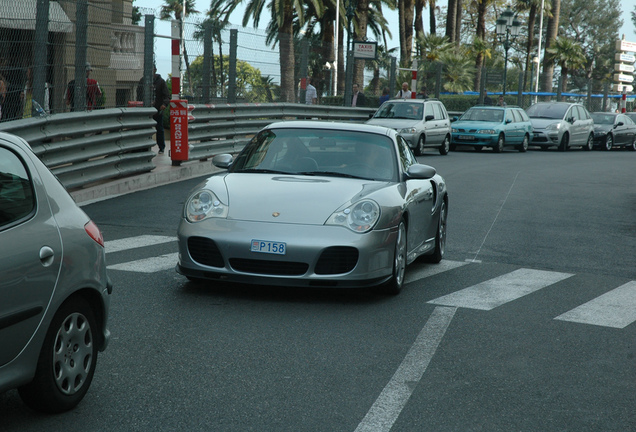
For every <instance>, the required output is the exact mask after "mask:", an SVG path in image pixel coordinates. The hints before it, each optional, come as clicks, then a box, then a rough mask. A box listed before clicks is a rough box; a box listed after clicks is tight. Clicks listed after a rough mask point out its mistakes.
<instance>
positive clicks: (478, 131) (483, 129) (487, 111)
mask: <svg viewBox="0 0 636 432" xmlns="http://www.w3.org/2000/svg"><path fill="white" fill-rule="evenodd" d="M451 131H452V140H451V150H455V149H456V148H457V146H458V145H462V146H464V145H466V146H472V147H473V148H474V149H475V150H477V151H481V149H483V148H484V147H492V149H493V150H494V151H495V152H496V153H500V152H502V151H503V149H504V147H505V146H514V147H515V148H516V149H517V150H519V151H520V152H525V151H526V150H527V149H528V143H529V142H530V137H531V135H532V123H530V118H529V117H528V115H527V114H526V112H525V111H524V110H523V109H522V108H519V107H517V106H503V107H502V106H474V107H472V108H469V109H468V110H467V111H466V112H465V113H464V114H462V116H461V117H460V118H459V119H454V121H453V124H452V128H451Z"/></svg>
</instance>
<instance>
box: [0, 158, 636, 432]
mask: <svg viewBox="0 0 636 432" xmlns="http://www.w3.org/2000/svg"><path fill="white" fill-rule="evenodd" d="M418 159H419V160H420V161H421V162H422V163H426V164H430V165H432V166H434V167H436V168H437V170H438V172H440V174H442V175H443V176H444V177H445V179H446V181H447V183H448V188H449V191H450V205H449V224H448V226H449V235H448V244H447V246H448V249H447V255H446V259H445V260H444V261H443V262H442V263H441V264H439V265H431V264H420V263H415V264H414V265H412V266H410V267H409V268H408V269H407V284H406V286H405V289H404V291H403V292H402V293H401V294H400V295H399V296H397V297H385V296H381V295H377V294H374V293H370V292H367V291H363V290H350V291H334V290H297V289H286V288H285V289H284V288H279V287H252V286H230V285H217V286H214V287H204V286H199V285H195V284H192V283H189V282H187V280H186V279H185V278H183V277H182V276H180V275H178V274H176V273H175V271H174V254H175V253H176V242H175V241H174V236H175V232H176V227H177V223H178V218H179V215H180V213H181V206H182V205H183V202H184V199H185V197H186V193H187V191H188V190H189V189H190V188H191V187H192V186H194V185H195V184H196V183H197V182H198V180H189V181H184V182H180V183H175V184H172V185H167V186H163V187H158V188H155V189H152V190H147V191H142V192H137V193H134V194H130V195H126V196H121V197H118V198H114V199H110V200H106V201H102V202H98V203H94V204H91V205H88V206H85V207H84V210H85V211H86V212H87V213H88V214H89V215H90V216H91V217H92V218H93V219H94V220H95V222H96V223H97V224H98V225H99V226H100V228H101V229H102V231H103V233H104V236H105V238H106V240H107V241H109V242H115V241H117V240H123V239H129V240H128V242H129V243H130V245H128V246H122V247H121V249H119V250H117V248H115V247H114V245H115V243H110V246H111V249H110V250H111V252H108V255H107V260H108V263H109V265H111V266H113V267H112V268H111V270H110V275H111V278H112V280H113V282H114V284H115V294H114V296H113V302H112V309H111V321H110V322H111V331H112V334H113V339H112V341H111V344H110V346H109V349H108V350H107V351H106V352H104V353H102V355H101V356H100V358H99V362H98V367H97V372H96V374H95V379H94V381H93V385H92V387H91V389H90V391H89V393H88V395H87V397H86V398H85V400H84V401H83V402H82V403H81V404H80V406H79V407H78V408H77V409H75V410H74V411H72V412H69V413H66V414H63V415H58V416H53V417H51V416H44V415H39V414H36V413H33V412H31V411H30V410H28V409H27V408H26V407H24V406H23V405H22V404H21V402H20V400H19V398H18V396H17V392H15V391H11V392H8V393H6V394H3V395H0V430H3V431H4V430H7V431H21V432H22V431H61V430H81V431H133V430H134V431H330V432H331V431H334V432H335V431H388V430H391V431H418V432H419V431H600V430H602V431H621V432H623V431H636V409H634V408H635V407H636V364H635V363H636V346H635V345H636V324H635V323H634V321H636V315H634V313H635V312H634V311H635V310H636V304H634V299H636V283H635V282H633V281H634V280H636V266H635V265H634V261H635V260H634V257H635V256H636V222H635V219H636V187H635V186H634V180H633V179H634V175H635V174H634V173H636V169H635V168H636V153H631V152H626V151H620V150H617V151H611V152H599V151H593V152H584V151H579V150H571V151H569V152H566V153H561V152H556V151H538V150H531V151H529V152H527V153H523V154H522V153H518V152H516V151H513V150H506V151H505V152H504V153H502V154H494V153H492V152H490V151H483V152H479V153H477V152H473V151H468V150H467V151H464V150H460V151H457V152H451V153H450V154H449V155H448V156H440V155H438V154H437V153H436V152H433V151H430V152H427V153H425V154H424V155H423V156H421V157H419V158H418ZM142 236H145V237H142ZM153 242H154V243H155V244H150V243H153ZM131 245H132V247H131ZM108 250H109V249H108V247H107V251H108Z"/></svg>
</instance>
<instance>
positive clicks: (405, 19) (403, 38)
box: [398, 0, 415, 67]
mask: <svg viewBox="0 0 636 432" xmlns="http://www.w3.org/2000/svg"><path fill="white" fill-rule="evenodd" d="M414 14H415V2H414V0H399V1H398V20H399V32H400V33H399V34H400V65H401V66H403V67H409V66H411V51H412V50H413V19H414Z"/></svg>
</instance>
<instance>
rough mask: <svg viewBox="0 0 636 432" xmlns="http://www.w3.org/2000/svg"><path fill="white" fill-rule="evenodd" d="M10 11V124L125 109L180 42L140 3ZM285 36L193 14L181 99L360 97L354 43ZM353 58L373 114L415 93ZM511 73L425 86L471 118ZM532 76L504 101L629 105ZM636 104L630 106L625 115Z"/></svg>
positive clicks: (3, 46) (6, 52)
mask: <svg viewBox="0 0 636 432" xmlns="http://www.w3.org/2000/svg"><path fill="white" fill-rule="evenodd" d="M1 4H2V8H0V110H1V112H0V116H1V117H0V121H8V120H14V119H20V118H26V117H30V116H35V115H42V114H58V113H62V112H69V111H72V110H75V111H82V110H93V109H102V108H114V107H126V106H129V103H130V101H136V100H139V99H144V98H140V97H139V96H138V93H137V89H138V87H139V86H140V85H141V86H143V82H144V81H143V79H142V78H144V75H145V76H146V79H147V82H149V83H151V82H152V63H153V62H154V61H156V58H157V55H158V54H163V53H157V48H156V46H157V43H156V42H157V40H158V39H159V38H170V37H171V35H160V34H158V32H157V31H156V27H157V22H158V21H159V18H160V9H159V8H157V9H154V10H152V9H151V10H148V9H142V10H141V13H142V17H141V22H140V23H139V24H133V9H132V1H130V0H121V1H112V2H110V1H104V0H58V1H52V0H49V1H47V0H20V1H8V0H2V3H1ZM148 18H152V19H148ZM148 26H150V27H149V28H148ZM279 38H280V36H279V35H276V34H274V35H268V33H267V32H266V31H264V30H256V29H248V28H242V27H238V26H233V25H226V26H223V27H221V26H219V25H218V23H215V22H213V21H210V20H208V21H206V20H205V19H203V18H190V17H189V18H188V19H186V20H185V22H184V27H183V39H184V44H183V52H182V64H181V67H180V68H181V72H180V74H181V76H182V80H181V86H182V88H181V95H182V97H183V98H186V99H188V100H189V101H191V102H192V103H218V102H230V103H234V102H250V103H272V102H300V103H303V102H304V88H305V84H306V78H308V77H312V84H313V85H314V86H315V87H316V89H317V93H318V103H319V104H323V105H339V106H342V105H347V103H346V102H347V101H346V100H345V94H347V96H346V97H350V95H351V93H350V89H346V88H345V75H346V70H345V58H346V46H347V43H345V42H343V43H342V44H341V46H340V47H339V49H338V50H336V49H335V47H334V43H333V41H329V40H320V39H318V37H317V36H311V37H304V36H301V37H294V38H291V37H289V38H283V39H280V40H279ZM343 39H346V37H345V38H343ZM281 40H282V41H284V42H288V41H289V40H291V44H292V45H293V53H294V54H293V56H289V55H284V56H283V55H281V52H280V49H281V45H282V46H283V47H284V48H283V49H286V48H287V46H288V44H287V43H283V44H281V43H280V42H281ZM342 45H344V47H345V48H343V46H342ZM288 63H292V64H288ZM355 63H356V66H355V67H354V68H352V69H353V72H352V76H353V78H352V81H351V82H355V83H358V84H360V87H361V88H362V89H363V92H364V93H365V95H366V106H367V107H376V106H379V103H380V96H381V95H382V94H383V92H388V94H389V96H394V95H395V93H396V92H397V91H398V90H399V88H400V86H401V83H402V82H407V83H408V84H409V87H411V71H409V70H400V69H399V68H397V67H396V63H397V61H396V59H395V58H391V57H390V56H388V55H386V54H385V53H384V52H382V50H380V52H379V54H378V57H377V58H376V60H365V61H361V60H356V62H355ZM292 68H293V72H292V71H291V69H292ZM281 71H284V75H283V74H282V72H281ZM557 72H558V68H557ZM290 76H291V79H290V78H289V77H290ZM503 76H504V74H503V70H501V69H498V70H497V69H490V70H487V69H482V70H481V71H479V72H478V71H477V70H475V69H474V68H473V69H471V68H466V67H463V68H462V69H461V70H458V68H457V67H456V65H452V64H441V63H437V62H427V61H421V62H420V64H419V67H418V73H417V85H416V87H417V89H418V91H419V90H424V89H425V91H426V94H427V95H428V96H434V97H438V98H440V99H441V100H442V101H443V102H444V103H445V105H446V106H447V108H448V109H449V111H463V110H465V109H466V108H467V107H469V106H472V105H474V104H476V103H479V102H482V101H483V97H484V95H485V92H487V93H488V94H489V95H493V94H500V93H502V92H503V90H504V89H503V82H504V79H503ZM165 78H167V77H165ZM557 78H558V76H557ZM534 79H536V78H535V77H534V72H533V71H530V72H529V73H525V74H524V73H522V71H520V70H519V69H516V68H510V69H508V70H507V72H506V74H505V83H506V96H505V99H506V102H507V103H508V104H514V105H520V106H522V107H524V108H526V107H528V106H529V105H530V104H531V103H533V102H534V101H535V100H570V101H576V102H581V103H583V104H584V105H585V106H586V107H588V109H589V110H590V111H613V110H615V109H617V108H619V103H620V98H621V96H620V95H616V94H611V93H610V92H609V91H608V89H609V85H610V84H609V83H606V82H591V81H590V82H587V81H584V82H582V83H579V82H576V84H580V85H579V86H578V87H579V88H577V89H574V90H572V91H570V92H567V93H560V92H556V91H555V92H554V93H550V94H546V93H539V94H536V93H533V92H532V91H531V89H532V86H531V84H530V83H531V82H533V80H534ZM93 80H94V81H93ZM166 81H167V82H168V84H169V85H170V84H171V81H170V80H169V79H167V80H166ZM524 82H525V85H523V84H522V83H524ZM290 87H293V88H291V89H290ZM559 87H560V86H559V85H558V84H557V82H555V88H559ZM149 90H150V91H151V89H149ZM290 95H291V96H290ZM148 100H151V99H150V98H149V99H148ZM633 106H634V102H633V100H632V99H630V100H629V101H628V103H627V109H628V110H630V111H631V108H632V107H633Z"/></svg>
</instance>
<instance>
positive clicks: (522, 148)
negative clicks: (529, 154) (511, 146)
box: [517, 135, 530, 153]
mask: <svg viewBox="0 0 636 432" xmlns="http://www.w3.org/2000/svg"><path fill="white" fill-rule="evenodd" d="M529 141H530V139H529V138H528V135H524V137H523V141H521V144H519V147H517V150H519V151H520V152H521V153H524V152H526V151H528V142H529Z"/></svg>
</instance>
